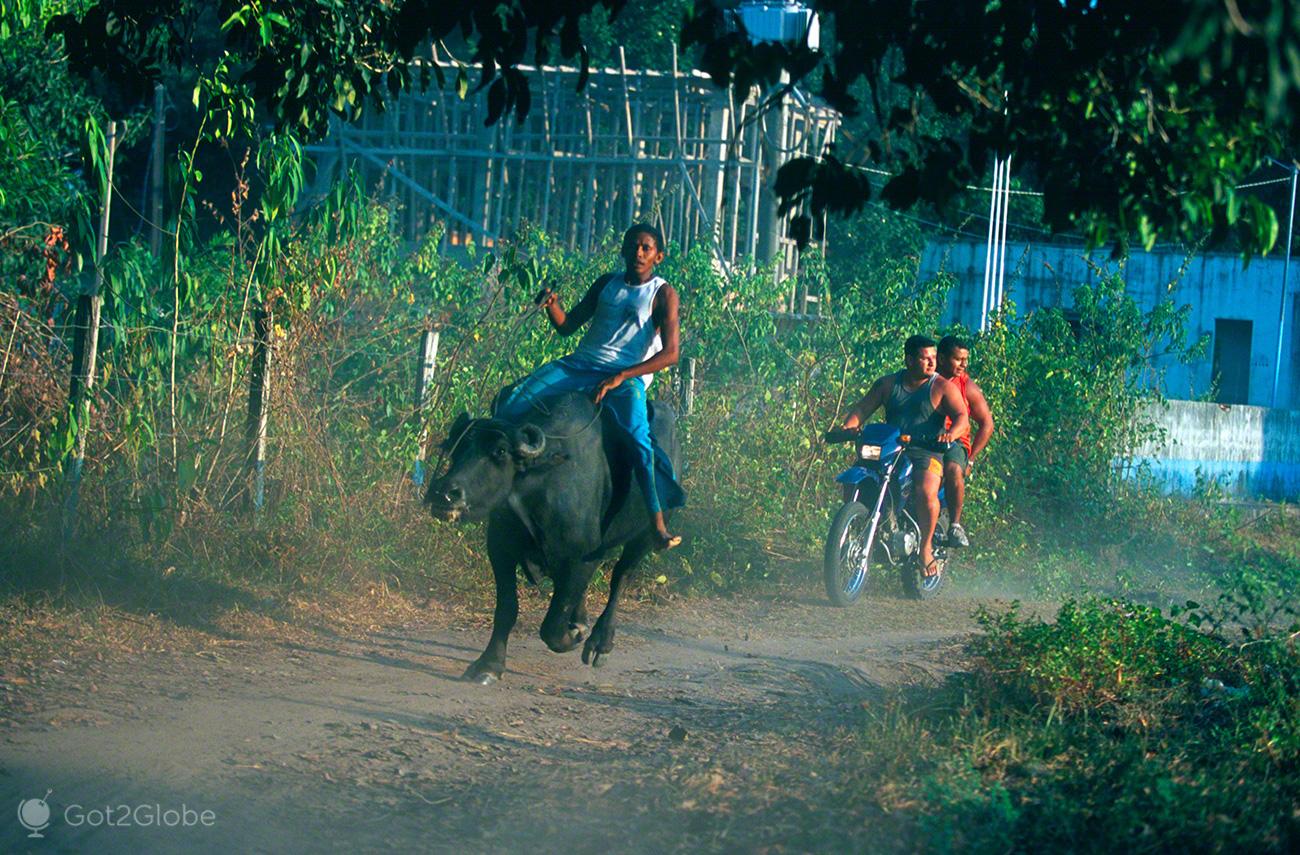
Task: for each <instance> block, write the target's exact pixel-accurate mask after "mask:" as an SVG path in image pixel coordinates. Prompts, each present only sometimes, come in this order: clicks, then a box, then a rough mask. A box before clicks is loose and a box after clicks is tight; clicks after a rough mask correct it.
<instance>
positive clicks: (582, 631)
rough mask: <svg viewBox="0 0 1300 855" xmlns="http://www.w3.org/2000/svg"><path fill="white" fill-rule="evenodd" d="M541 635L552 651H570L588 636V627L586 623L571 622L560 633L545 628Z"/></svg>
mask: <svg viewBox="0 0 1300 855" xmlns="http://www.w3.org/2000/svg"><path fill="white" fill-rule="evenodd" d="M541 636H542V641H545V642H546V646H547V647H549V648H550V649H551V652H552V653H568V652H569V651H570V650H572V649H573V648H575V647H577V646H578V645H579V644H582V640H583V639H584V638H586V637H587V627H586V625H585V624H580V623H571V624H569V627H568V629H566V630H565V631H564V632H562V633H560V634H559V635H556V634H554V633H548V632H546V631H545V629H543V630H542V633H541Z"/></svg>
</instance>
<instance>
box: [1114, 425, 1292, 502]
mask: <svg viewBox="0 0 1300 855" xmlns="http://www.w3.org/2000/svg"><path fill="white" fill-rule="evenodd" d="M1150 414H1151V416H1152V417H1153V419H1154V420H1155V421H1156V422H1157V423H1158V424H1159V425H1160V426H1161V427H1162V428H1163V431H1164V434H1165V436H1164V437H1163V438H1162V439H1159V440H1153V441H1151V442H1149V443H1147V444H1146V445H1145V446H1143V447H1142V448H1140V449H1139V450H1138V453H1137V455H1136V457H1135V459H1134V464H1142V465H1143V466H1142V468H1141V469H1135V470H1134V472H1135V474H1136V473H1137V472H1143V470H1145V472H1144V474H1149V475H1150V477H1151V478H1153V479H1154V481H1155V482H1156V483H1157V484H1158V485H1160V486H1162V487H1163V488H1165V489H1166V490H1168V491H1170V492H1173V493H1182V494H1186V493H1190V492H1192V491H1193V490H1194V489H1195V488H1197V487H1198V486H1200V483H1201V482H1204V481H1211V480H1212V481H1214V482H1215V483H1217V484H1218V485H1219V486H1220V487H1221V488H1222V489H1223V490H1224V491H1225V492H1227V493H1228V494H1230V495H1233V496H1238V497H1241V498H1262V499H1274V500H1278V501H1288V502H1296V501H1300V411H1296V410H1273V409H1267V408H1265V407H1249V406H1232V407H1228V406H1224V405H1221V404H1213V403H1205V402H1202V401H1169V402H1167V405H1160V406H1156V407H1155V408H1154V409H1153V410H1152V411H1151V413H1150Z"/></svg>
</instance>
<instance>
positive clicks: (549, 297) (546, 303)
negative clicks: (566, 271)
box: [533, 285, 559, 309]
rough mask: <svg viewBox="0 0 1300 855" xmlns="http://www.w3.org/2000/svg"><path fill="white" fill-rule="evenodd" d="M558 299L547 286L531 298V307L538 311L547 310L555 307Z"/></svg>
mask: <svg viewBox="0 0 1300 855" xmlns="http://www.w3.org/2000/svg"><path fill="white" fill-rule="evenodd" d="M558 299H559V295H557V294H556V293H555V291H553V290H552V289H551V287H550V286H549V285H548V286H546V287H544V288H542V290H540V291H538V292H537V296H536V297H534V298H533V305H535V306H537V307H538V308H540V309H549V308H550V307H551V306H553V305H555V301H556V300H558Z"/></svg>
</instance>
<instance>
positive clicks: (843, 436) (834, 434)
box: [822, 428, 952, 451]
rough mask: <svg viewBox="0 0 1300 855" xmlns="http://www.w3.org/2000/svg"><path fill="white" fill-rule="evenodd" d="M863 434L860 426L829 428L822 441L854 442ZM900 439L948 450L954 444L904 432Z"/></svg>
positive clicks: (905, 443) (908, 442)
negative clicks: (927, 439) (925, 438)
mask: <svg viewBox="0 0 1300 855" xmlns="http://www.w3.org/2000/svg"><path fill="white" fill-rule="evenodd" d="M861 435H862V432H861V430H859V429H858V428H835V429H833V430H828V431H826V433H824V434H822V442H825V443H828V444H833V443H839V442H852V441H853V440H856V439H857V438H858V437H859V436H861ZM898 440H899V442H901V443H902V444H903V445H912V444H914V443H915V444H922V443H924V444H927V445H934V446H937V447H938V448H940V449H941V450H943V451H947V450H948V448H949V447H951V446H952V443H951V442H939V441H938V440H937V438H936V439H932V440H929V441H928V442H927V441H926V440H923V439H921V438H920V437H914V436H911V435H910V434H903V435H902V436H900V437H899V438H898Z"/></svg>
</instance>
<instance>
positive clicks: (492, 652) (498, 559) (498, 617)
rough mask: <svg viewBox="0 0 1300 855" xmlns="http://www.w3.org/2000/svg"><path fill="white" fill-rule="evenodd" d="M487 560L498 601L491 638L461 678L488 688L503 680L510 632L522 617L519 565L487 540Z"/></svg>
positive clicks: (493, 616) (494, 611)
mask: <svg viewBox="0 0 1300 855" xmlns="http://www.w3.org/2000/svg"><path fill="white" fill-rule="evenodd" d="M488 559H489V560H490V561H491V562H492V578H493V580H494V581H495V582H496V589H497V601H496V608H494V609H493V611H492V638H491V639H489V640H488V645H487V649H485V650H484V651H483V653H482V654H481V655H480V656H479V658H478V659H475V660H474V663H473V664H472V665H470V666H469V667H468V668H466V669H465V674H464V676H463V678H462V679H465V680H471V681H473V682H475V683H480V684H482V685H484V686H487V685H489V684H491V683H495V682H496V681H497V680H499V679H501V675H502V674H504V673H505V670H506V642H507V641H508V640H509V638H510V630H512V629H514V628H515V621H516V620H518V618H519V579H518V577H517V576H516V575H515V570H516V568H517V567H518V562H517V561H516V560H515V558H514V557H513V556H510V555H506V554H505V553H504V551H503V550H501V549H499V548H498V549H493V547H492V540H491V538H489V539H488Z"/></svg>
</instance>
